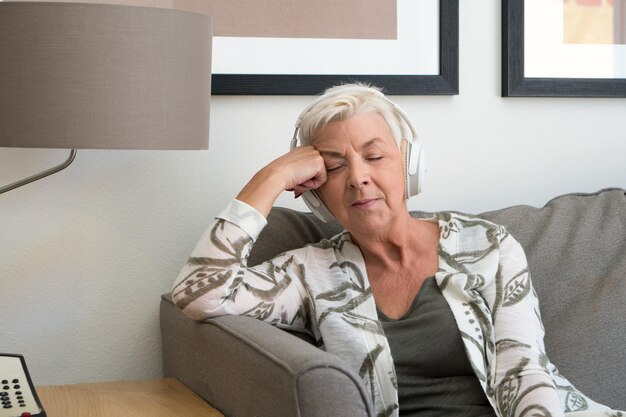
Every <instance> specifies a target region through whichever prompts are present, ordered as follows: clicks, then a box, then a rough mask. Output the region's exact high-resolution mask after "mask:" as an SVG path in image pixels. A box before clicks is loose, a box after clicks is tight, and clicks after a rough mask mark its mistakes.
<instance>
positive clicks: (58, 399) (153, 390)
mask: <svg viewBox="0 0 626 417" xmlns="http://www.w3.org/2000/svg"><path fill="white" fill-rule="evenodd" d="M36 389H37V394H38V395H39V399H40V400H41V403H42V405H43V407H44V409H45V410H46V414H47V416H48V417H118V416H120V417H122V416H123V417H173V416H185V417H224V416H223V414H221V413H219V412H218V411H217V410H216V409H214V408H213V407H211V406H210V405H209V404H208V403H207V402H205V401H204V400H203V399H202V398H200V397H199V396H197V395H196V394H194V393H193V392H192V391H191V390H190V389H189V388H187V387H186V386H185V385H183V384H182V383H181V382H180V381H178V380H176V379H173V378H168V379H152V380H145V381H124V382H99V383H90V384H75V385H50V386H43V387H37V388H36Z"/></svg>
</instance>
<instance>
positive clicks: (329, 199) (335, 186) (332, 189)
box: [317, 178, 342, 205]
mask: <svg viewBox="0 0 626 417" xmlns="http://www.w3.org/2000/svg"><path fill="white" fill-rule="evenodd" d="M341 190H342V188H341V187H340V184H339V181H337V179H336V178H329V179H328V180H327V181H326V182H325V183H324V184H323V185H322V186H321V187H320V188H318V189H317V193H318V195H319V196H320V197H321V198H322V200H323V201H324V204H326V205H333V203H334V202H336V201H337V200H338V199H339V198H341V194H342V192H341Z"/></svg>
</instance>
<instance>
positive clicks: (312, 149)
mask: <svg viewBox="0 0 626 417" xmlns="http://www.w3.org/2000/svg"><path fill="white" fill-rule="evenodd" d="M298 126H299V129H297V130H296V132H298V130H299V133H300V138H299V139H300V145H301V146H297V147H294V148H293V149H292V150H291V151H290V152H289V153H287V154H285V155H283V156H281V157H279V158H278V159H276V160H274V161H273V162H271V163H269V164H268V165H267V166H265V167H264V168H263V169H261V170H260V171H259V172H258V173H256V175H254V177H253V178H252V179H251V180H250V182H249V183H248V184H247V185H246V186H245V187H244V188H243V190H242V191H241V192H240V193H239V195H238V196H237V198H236V199H235V200H233V201H232V202H231V203H230V204H229V205H228V206H227V207H226V208H225V210H224V211H222V213H221V214H220V215H219V216H217V220H216V221H215V223H214V224H213V225H212V226H211V227H210V228H209V229H208V230H207V232H206V233H205V234H204V236H203V237H202V238H201V240H200V242H199V243H198V244H197V246H196V248H195V249H194V251H193V253H192V256H191V258H190V259H189V260H188V262H187V264H186V265H185V267H184V268H183V270H182V271H181V273H180V275H179V276H178V278H177V279H176V282H175V283H174V287H173V290H172V296H173V299H174V301H175V303H176V304H177V305H178V306H179V307H180V308H181V309H182V310H183V311H184V312H185V313H186V314H187V315H188V316H189V317H191V318H193V319H195V320H206V319H208V318H211V317H216V316H221V315H226V314H242V315H249V316H252V317H256V318H258V319H261V320H265V321H268V322H270V323H273V324H275V325H277V326H279V327H283V328H287V329H290V330H296V331H301V332H307V333H309V334H311V335H312V336H314V337H315V339H316V340H317V341H318V344H319V346H320V347H321V348H324V349H326V350H327V351H329V352H332V353H334V354H336V355H338V356H340V357H342V358H344V359H345V360H346V361H347V363H348V364H349V365H350V366H351V367H352V368H353V369H354V371H355V372H357V373H358V375H359V376H360V377H362V378H363V383H364V384H365V386H366V387H367V388H368V389H369V390H370V392H371V397H372V401H373V403H374V407H375V410H376V413H377V415H378V416H397V415H402V416H418V415H419V416H422V415H424V416H439V415H441V416H444V415H445V416H453V415H463V416H560V415H563V414H564V412H567V411H568V410H569V408H568V402H570V403H569V405H571V402H572V401H585V402H586V404H587V410H588V411H587V413H586V414H578V413H577V414H576V415H577V416H579V415H580V416H582V415H587V416H591V415H611V414H605V413H610V410H609V409H608V408H606V407H604V406H601V405H599V404H596V403H594V402H592V401H591V400H589V399H588V398H586V397H584V396H583V395H582V394H581V393H580V392H578V391H576V390H575V389H574V388H573V387H572V386H571V385H570V384H569V383H568V382H567V380H565V379H564V378H563V377H562V376H561V375H559V374H558V372H557V371H556V368H555V367H554V366H553V365H552V364H551V363H550V362H549V360H548V358H547V357H546V354H545V350H544V344H543V335H544V329H543V326H542V324H541V318H540V315H539V306H538V302H537V298H536V295H535V292H534V290H533V288H532V284H531V280H530V275H529V272H528V266H527V264H526V258H525V256H524V252H523V250H522V248H521V246H520V245H519V244H518V242H517V241H516V240H515V239H514V238H513V237H512V236H511V235H510V234H509V233H507V231H506V230H505V229H504V228H503V227H501V226H497V225H495V224H492V223H489V222H487V221H485V220H482V219H479V218H474V217H470V216H466V215H461V214H457V213H452V212H441V213H437V214H436V215H435V216H434V217H432V218H422V219H418V218H413V217H411V215H410V214H409V212H408V210H407V207H406V199H407V198H408V197H409V191H407V189H410V188H411V187H407V181H419V179H417V178H415V176H414V175H413V171H414V170H415V167H414V165H415V164H421V162H420V161H419V159H420V158H419V155H415V154H416V152H417V153H419V149H417V150H416V149H415V147H416V146H419V144H417V143H411V142H414V140H413V139H414V138H413V136H412V135H411V129H412V128H411V126H410V122H409V121H408V119H407V118H406V116H405V114H404V113H403V112H402V111H401V110H400V109H399V107H397V106H396V105H394V104H393V103H392V102H390V101H389V100H388V99H387V98H386V97H385V96H384V95H383V94H382V93H381V92H380V91H379V90H378V89H375V88H371V87H368V86H364V85H358V84H357V85H354V84H351V85H342V86H338V87H333V88H331V89H329V90H328V91H327V92H326V93H325V94H324V95H323V96H321V97H320V98H318V99H317V100H316V101H315V102H314V103H313V104H312V105H311V106H309V108H307V109H306V111H305V112H304V113H303V114H302V115H301V118H300V119H299V123H298ZM407 141H408V147H409V148H411V145H412V146H413V149H412V150H408V151H406V152H408V153H409V154H408V155H405V151H404V149H405V148H406V147H407V146H406V145H407ZM410 158H418V160H417V161H412V162H411V161H410ZM407 165H410V166H407ZM417 169H418V170H420V169H421V167H419V168H417ZM418 174H419V173H418ZM418 174H416V175H418ZM285 190H290V191H294V192H295V196H296V197H299V196H300V195H302V194H304V195H305V197H306V198H307V203H308V204H309V206H310V207H311V208H312V209H314V212H316V214H318V215H319V216H321V217H328V216H333V217H334V218H336V220H337V221H338V222H339V223H340V224H341V225H342V226H343V227H344V228H345V232H343V233H341V234H339V235H337V236H335V237H333V238H332V239H330V240H324V241H322V242H320V243H318V244H316V245H310V246H306V247H304V248H301V249H297V250H293V251H289V252H286V253H283V254H281V255H279V256H277V257H276V258H274V259H272V260H270V261H268V262H265V263H263V264H261V265H258V266H255V267H248V266H247V265H246V259H247V255H248V253H249V252H250V249H251V247H252V246H253V245H254V242H255V239H256V238H257V236H258V235H259V233H260V232H261V230H262V229H263V227H264V226H265V224H266V217H267V215H268V214H269V212H270V209H271V208H272V205H273V204H274V202H275V200H276V198H277V197H278V195H279V194H280V193H281V192H283V191H285ZM615 415H617V414H615Z"/></svg>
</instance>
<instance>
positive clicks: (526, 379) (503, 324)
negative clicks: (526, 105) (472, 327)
mask: <svg viewBox="0 0 626 417" xmlns="http://www.w3.org/2000/svg"><path fill="white" fill-rule="evenodd" d="M492 290H495V294H492V296H493V298H492V299H494V300H495V301H494V303H493V305H492V306H491V308H492V315H493V319H494V327H495V328H494V331H495V340H496V347H495V348H496V369H495V370H493V369H492V372H494V371H495V386H494V389H495V398H496V402H497V407H498V408H499V409H500V412H501V415H503V416H511V417H513V416H528V415H541V416H551V417H557V416H562V415H563V408H562V406H561V403H560V401H559V396H558V393H557V390H556V387H555V386H554V381H553V380H552V377H551V375H550V373H549V371H548V370H547V364H548V358H547V356H546V354H545V347H544V342H543V338H544V333H545V330H544V327H543V324H542V322H541V315H540V313H539V302H538V299H537V295H536V293H535V289H534V288H533V286H532V282H531V278H530V273H529V271H528V264H527V261H526V256H525V254H524V250H523V249H522V247H521V245H520V244H519V243H518V242H517V240H515V239H514V238H513V237H512V236H511V235H510V234H506V235H505V237H504V238H503V239H502V241H501V242H500V260H499V266H498V272H497V275H496V279H495V288H492ZM490 298H491V297H490Z"/></svg>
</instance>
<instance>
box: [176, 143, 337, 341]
mask: <svg viewBox="0 0 626 417" xmlns="http://www.w3.org/2000/svg"><path fill="white" fill-rule="evenodd" d="M320 163H321V167H320ZM325 178H326V173H325V169H324V164H323V160H322V159H321V156H320V155H319V153H318V152H317V151H315V150H314V149H313V148H312V147H306V148H297V149H295V150H293V151H291V152H289V153H288V154H286V155H283V156H282V157H280V158H278V159H276V160H275V161H273V162H271V163H270V164H269V165H267V166H266V167H265V168H263V169H262V170H261V171H259V172H258V173H257V174H256V175H255V176H254V177H253V178H252V179H251V180H250V182H249V183H248V184H247V185H246V186H245V187H244V189H243V190H242V191H241V192H240V193H239V195H238V197H237V200H233V201H232V202H231V203H230V204H229V205H228V206H227V208H226V209H225V210H224V211H223V212H222V213H221V214H220V215H219V216H217V218H216V220H215V222H214V223H213V224H212V225H211V226H210V227H209V229H208V230H207V231H206V232H205V233H204V235H203V236H202V238H201V239H200V241H199V242H198V244H197V245H196V247H195V248H194V250H193V252H192V254H191V257H190V258H189V259H188V261H187V263H186V264H185V266H184V267H183V269H182V271H181V272H180V274H179V275H178V277H177V278H176V281H175V282H174V285H173V288H172V298H173V300H174V302H175V303H176V305H178V306H179V307H180V308H181V309H182V310H183V311H184V312H185V313H186V314H187V315H188V316H190V317H191V318H193V319H195V320H201V321H202V320H206V319H208V318H211V317H216V316H220V315H227V314H241V315H249V316H253V317H256V318H259V319H262V320H265V321H269V322H272V323H274V324H278V325H282V326H284V327H291V328H294V329H296V330H309V326H308V317H309V315H308V314H307V311H308V308H309V304H308V298H307V293H306V291H305V289H304V286H303V277H302V276H301V275H302V273H301V271H302V260H301V259H300V260H299V259H298V256H297V254H296V252H297V251H294V252H289V253H286V254H282V255H279V256H278V257H276V258H274V259H272V260H270V261H268V262H265V263H263V264H261V265H258V266H255V267H248V266H247V258H248V254H249V253H250V250H251V248H252V245H253V244H254V241H255V240H256V239H257V237H258V235H259V234H260V232H261V230H262V229H263V227H265V224H266V223H267V222H266V219H265V217H266V216H267V214H268V213H269V211H270V209H271V207H272V205H273V203H274V201H275V200H276V198H277V196H278V195H279V194H280V192H282V191H283V190H284V189H285V188H291V189H293V190H295V191H296V193H298V192H302V191H304V190H306V189H310V188H316V187H318V186H319V185H321V184H322V183H323V182H324V181H325ZM297 195H298V194H297Z"/></svg>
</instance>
